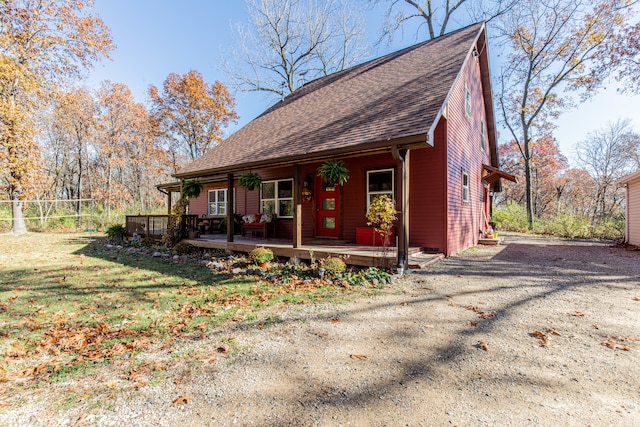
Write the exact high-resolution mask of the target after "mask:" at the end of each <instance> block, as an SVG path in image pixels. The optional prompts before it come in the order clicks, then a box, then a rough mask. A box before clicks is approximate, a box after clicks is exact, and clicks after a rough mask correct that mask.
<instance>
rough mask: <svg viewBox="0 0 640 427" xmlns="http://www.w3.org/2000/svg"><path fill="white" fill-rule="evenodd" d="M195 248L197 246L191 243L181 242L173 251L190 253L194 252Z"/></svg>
mask: <svg viewBox="0 0 640 427" xmlns="http://www.w3.org/2000/svg"><path fill="white" fill-rule="evenodd" d="M194 249H195V247H194V246H193V245H192V244H190V243H187V242H179V243H178V244H176V245H175V246H174V247H173V252H175V253H176V254H178V255H189V254H190V253H192V252H193V250H194Z"/></svg>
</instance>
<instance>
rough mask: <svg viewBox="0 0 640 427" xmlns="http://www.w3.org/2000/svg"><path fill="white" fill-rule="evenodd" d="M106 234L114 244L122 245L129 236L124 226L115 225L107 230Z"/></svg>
mask: <svg viewBox="0 0 640 427" xmlns="http://www.w3.org/2000/svg"><path fill="white" fill-rule="evenodd" d="M105 234H106V235H107V237H109V240H111V241H112V242H117V243H122V241H123V240H124V238H125V236H126V235H127V229H126V228H125V226H124V225H122V224H114V225H112V226H110V227H109V228H107V229H106V231H105Z"/></svg>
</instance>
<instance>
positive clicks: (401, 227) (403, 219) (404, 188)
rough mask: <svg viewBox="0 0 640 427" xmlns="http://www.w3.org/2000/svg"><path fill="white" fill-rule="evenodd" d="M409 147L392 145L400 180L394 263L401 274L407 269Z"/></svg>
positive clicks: (397, 174)
mask: <svg viewBox="0 0 640 427" xmlns="http://www.w3.org/2000/svg"><path fill="white" fill-rule="evenodd" d="M409 153H410V151H409V149H408V148H403V149H398V146H397V145H394V147H393V157H395V159H396V161H397V162H398V170H397V172H396V176H397V177H398V178H399V179H398V181H400V183H401V186H400V200H399V203H396V204H397V205H399V206H398V207H399V208H400V209H399V212H398V213H399V215H398V248H397V250H398V260H397V263H396V266H397V269H398V275H399V276H402V275H403V274H404V273H405V271H407V267H408V261H409V256H408V255H409Z"/></svg>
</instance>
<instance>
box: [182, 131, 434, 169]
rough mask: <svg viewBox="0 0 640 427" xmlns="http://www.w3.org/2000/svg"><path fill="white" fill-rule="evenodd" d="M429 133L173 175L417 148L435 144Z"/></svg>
mask: <svg viewBox="0 0 640 427" xmlns="http://www.w3.org/2000/svg"><path fill="white" fill-rule="evenodd" d="M428 138H429V135H428V134H417V135H410V136H406V137H402V138H395V139H389V140H386V141H379V142H374V143H368V144H364V145H362V146H361V147H358V148H357V149H354V147H344V148H337V149H334V150H324V151H319V152H317V153H309V154H305V155H302V156H300V155H296V156H284V157H278V158H276V159H267V160H262V161H258V162H248V163H240V164H236V165H231V166H227V167H223V168H212V169H202V170H197V171H190V172H185V173H176V174H173V175H172V176H173V177H175V178H178V179H190V178H197V177H202V176H209V175H216V174H229V173H235V172H240V171H246V170H250V169H258V168H264V167H281V166H290V165H294V164H300V163H312V162H318V161H323V160H327V159H332V158H336V157H356V156H361V155H366V154H375V153H380V152H385V151H390V150H391V149H392V147H394V146H397V147H399V148H416V147H428V146H433V144H429V142H428Z"/></svg>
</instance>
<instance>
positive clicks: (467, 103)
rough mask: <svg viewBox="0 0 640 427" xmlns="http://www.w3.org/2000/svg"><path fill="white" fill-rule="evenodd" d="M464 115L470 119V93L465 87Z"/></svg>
mask: <svg viewBox="0 0 640 427" xmlns="http://www.w3.org/2000/svg"><path fill="white" fill-rule="evenodd" d="M464 115H465V116H467V119H470V118H471V91H470V90H469V86H467V85H464Z"/></svg>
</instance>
